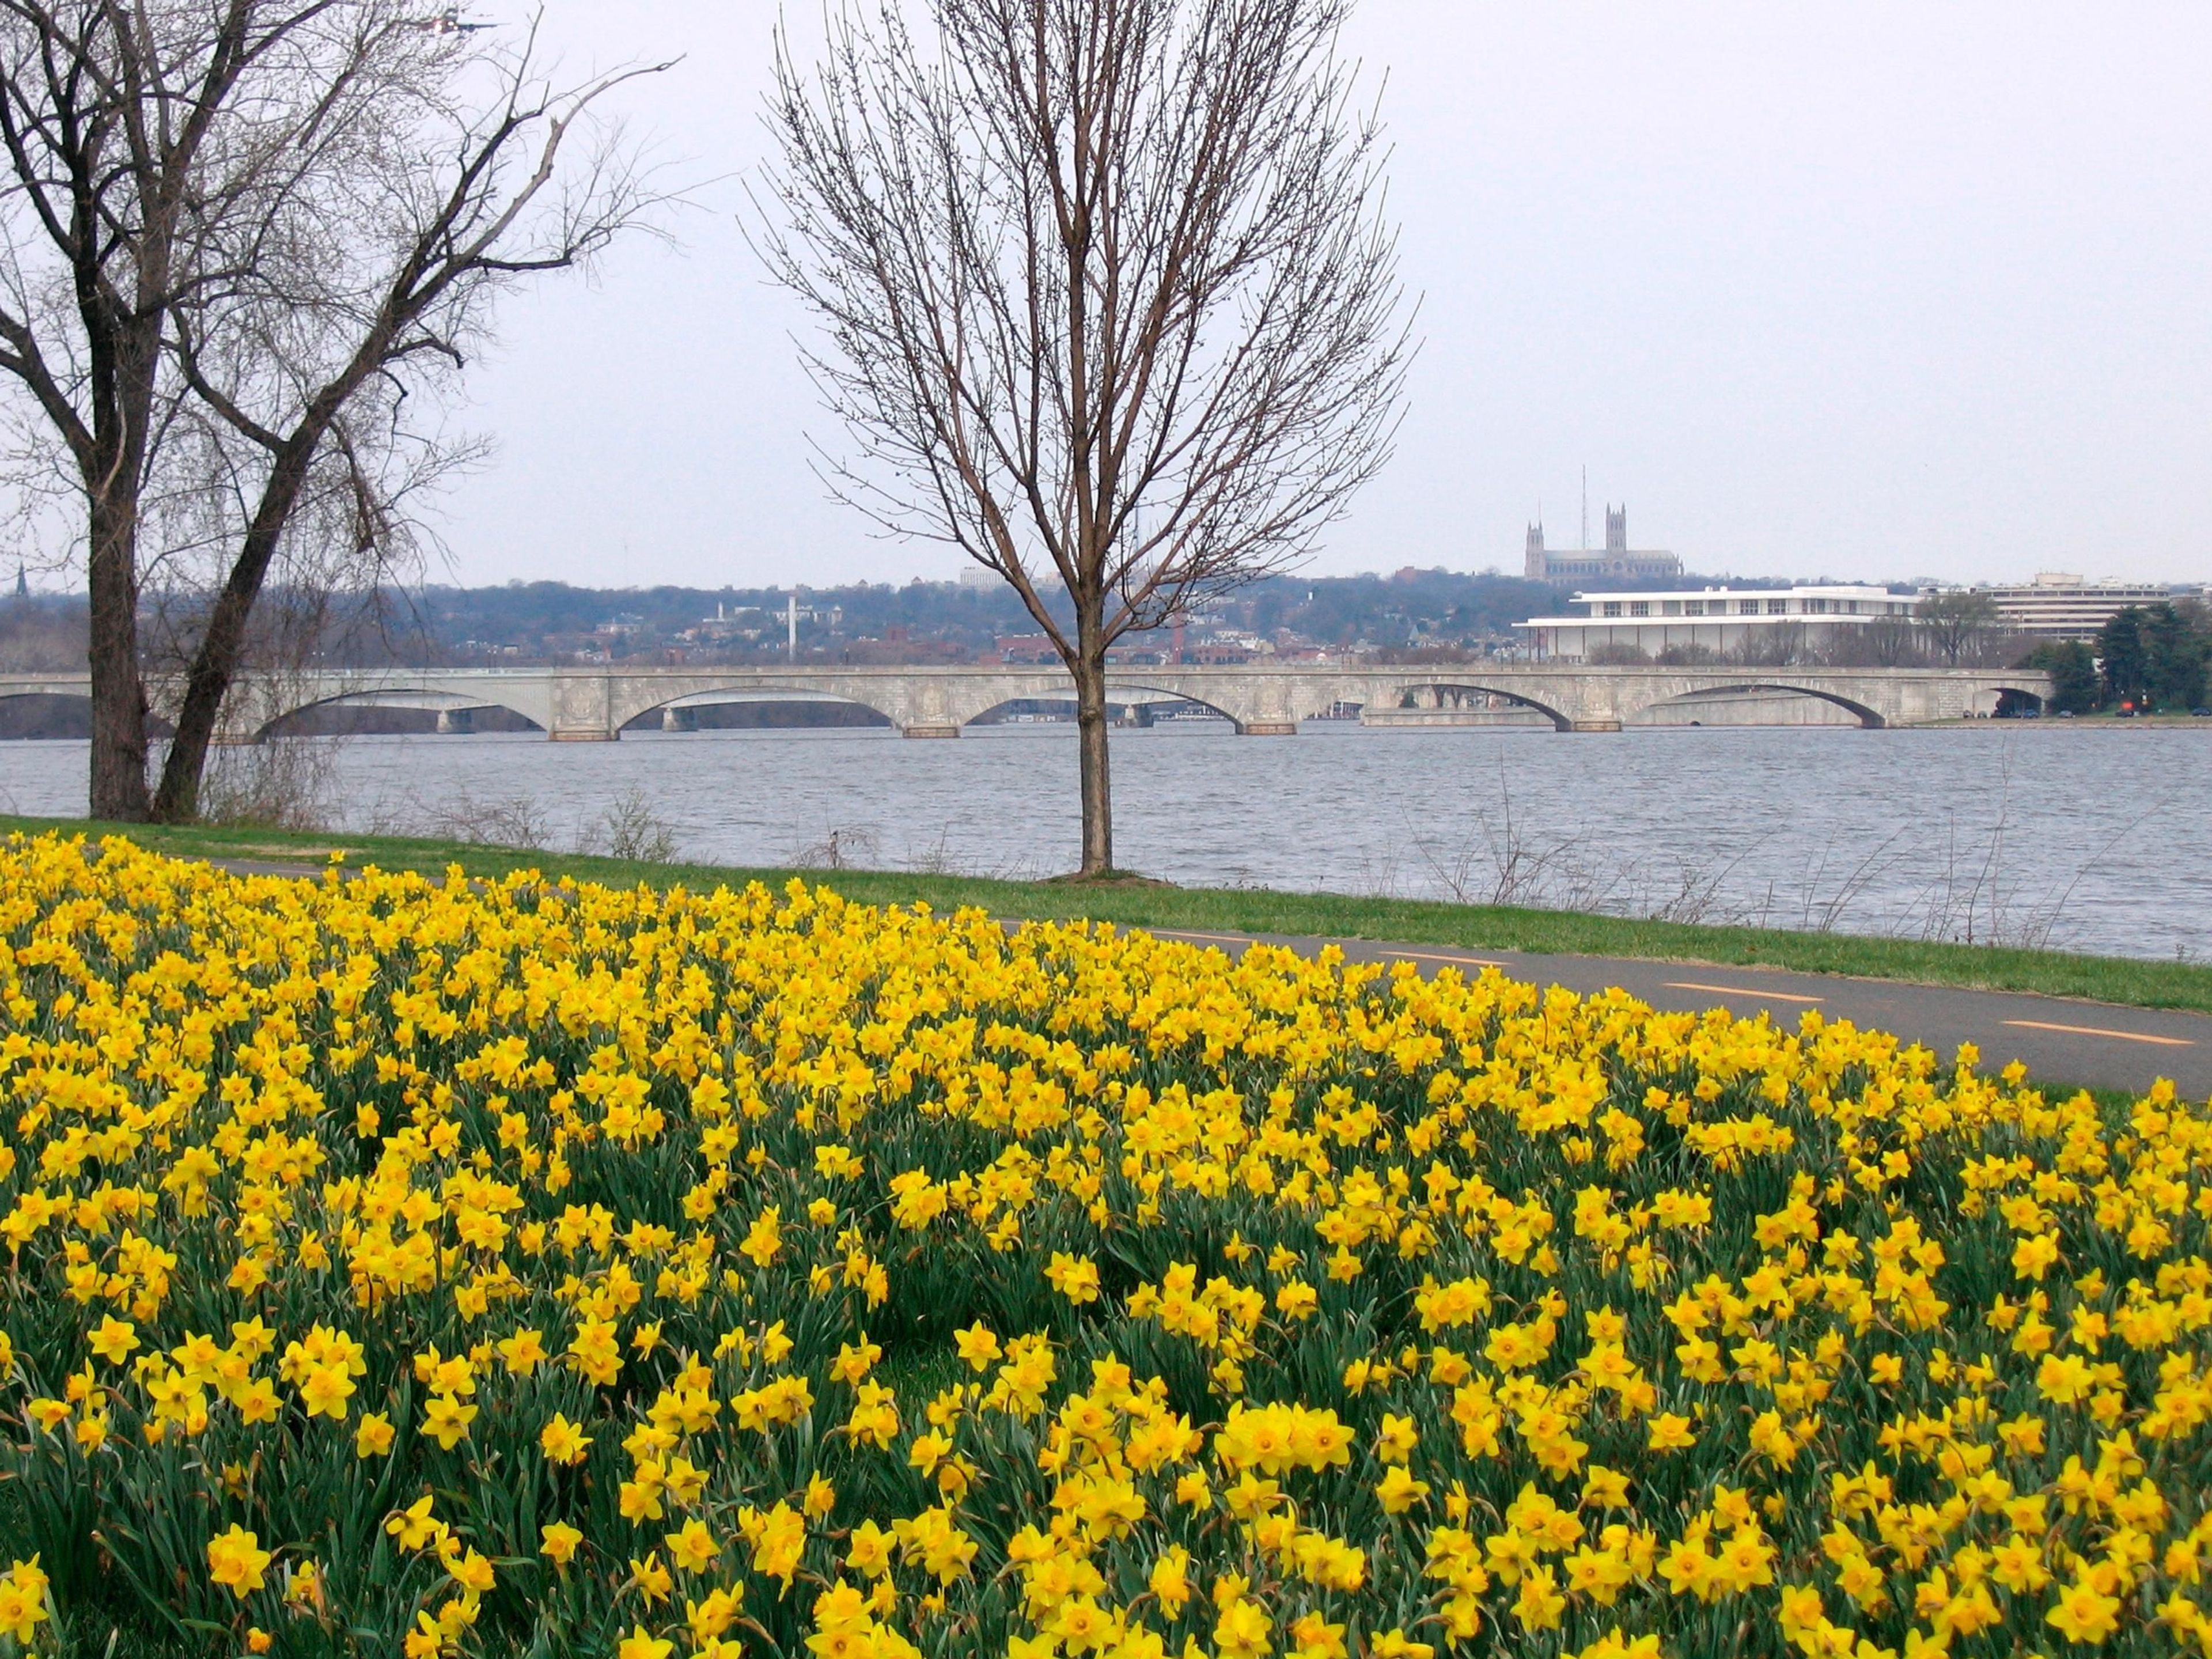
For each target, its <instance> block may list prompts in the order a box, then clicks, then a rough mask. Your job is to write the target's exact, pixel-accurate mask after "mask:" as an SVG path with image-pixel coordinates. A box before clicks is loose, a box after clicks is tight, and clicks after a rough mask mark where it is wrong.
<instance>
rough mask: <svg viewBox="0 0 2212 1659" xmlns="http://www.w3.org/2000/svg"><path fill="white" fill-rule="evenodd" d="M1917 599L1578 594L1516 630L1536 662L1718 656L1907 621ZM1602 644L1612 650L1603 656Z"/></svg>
mask: <svg viewBox="0 0 2212 1659" xmlns="http://www.w3.org/2000/svg"><path fill="white" fill-rule="evenodd" d="M1916 603H1917V596H1915V595H1913V594H1910V593H1893V592H1890V591H1889V590H1888V589H1887V588H1886V587H1870V586H1856V585H1843V584H1838V585H1835V586H1814V587H1704V588H1699V589H1698V590H1696V591H1695V592H1673V593H1577V594H1576V595H1575V596H1574V598H1573V599H1570V600H1568V601H1567V604H1566V606H1565V610H1566V611H1567V613H1568V614H1566V615H1565V616H1559V617H1530V618H1529V619H1528V621H1527V622H1524V623H1515V624H1514V626H1515V627H1516V629H1521V630H1522V631H1523V632H1524V633H1525V634H1526V635H1528V647H1529V654H1530V655H1531V656H1533V657H1534V659H1536V660H1537V661H1539V662H1587V661H1589V659H1590V658H1591V657H1592V656H1593V655H1594V654H1595V655H1600V656H1604V655H1611V654H1614V653H1618V654H1620V655H1622V656H1626V655H1627V654H1628V653H1630V652H1632V651H1635V652H1641V653H1644V655H1645V656H1647V657H1656V656H1657V655H1658V654H1659V653H1661V652H1662V651H1665V650H1668V649H1669V648H1672V647H1703V648H1704V649H1705V650H1708V651H1711V652H1714V653H1717V654H1719V655H1722V656H1734V655H1738V654H1741V653H1742V652H1743V650H1744V647H1746V646H1747V644H1751V643H1753V642H1754V641H1759V640H1760V639H1762V638H1765V639H1777V638H1778V637H1780V636H1783V635H1784V634H1785V633H1786V635H1787V637H1789V638H1790V639H1791V640H1792V641H1793V642H1796V643H1802V644H1811V643H1814V642H1816V641H1818V640H1819V638H1820V636H1822V635H1832V634H1833V633H1835V632H1837V631H1839V630H1845V629H1864V628H1871V627H1873V626H1875V624H1877V623H1896V622H1899V621H1905V620H1909V619H1910V618H1911V615H1912V611H1913V607H1914V605H1915V604H1916ZM1607 647H1612V650H1610V651H1608V649H1607Z"/></svg>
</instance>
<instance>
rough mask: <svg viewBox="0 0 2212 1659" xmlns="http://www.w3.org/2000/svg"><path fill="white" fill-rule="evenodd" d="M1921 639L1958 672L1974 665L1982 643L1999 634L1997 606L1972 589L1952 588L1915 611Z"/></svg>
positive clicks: (1930, 598)
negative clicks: (1997, 632) (1967, 665)
mask: <svg viewBox="0 0 2212 1659" xmlns="http://www.w3.org/2000/svg"><path fill="white" fill-rule="evenodd" d="M1913 619H1914V620H1915V621H1916V622H1917V623H1919V625H1920V630H1921V637H1922V638H1923V639H1924V640H1925V641H1927V643H1928V648H1929V652H1930V653H1932V654H1933V655H1934V656H1936V657H1938V658H1940V659H1942V661H1943V662H1944V663H1945V664H1946V665H1948V666H1950V667H1953V668H1956V667H1958V666H1960V664H1961V663H1962V662H1963V663H1967V664H1972V662H1973V661H1974V660H1975V659H1976V658H1977V657H1978V655H1979V654H1980V648H1981V646H1982V644H1983V642H1984V641H1985V640H1987V639H1988V638H1989V637H1990V635H1993V634H1995V633H1996V631H1997V624H1998V623H1999V621H2000V618H1999V617H1998V615H1997V602H1996V600H1995V599H1991V598H1990V596H1989V595H1988V594H1987V593H1982V592H1976V591H1974V590H1973V589H1972V588H1950V589H1948V590H1945V591H1942V592H1935V593H1930V594H1929V595H1928V596H1927V597H1926V598H1925V599H1922V600H1921V601H1920V603H1919V605H1917V607H1916V608H1915V609H1914V611H1913Z"/></svg>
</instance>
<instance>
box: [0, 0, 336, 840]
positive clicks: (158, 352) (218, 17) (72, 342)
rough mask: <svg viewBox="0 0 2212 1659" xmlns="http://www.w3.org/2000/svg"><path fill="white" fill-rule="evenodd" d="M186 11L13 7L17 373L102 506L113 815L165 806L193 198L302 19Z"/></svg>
mask: <svg viewBox="0 0 2212 1659" xmlns="http://www.w3.org/2000/svg"><path fill="white" fill-rule="evenodd" d="M309 9H310V10H317V9H320V8H319V7H313V6H311V7H310V8H309ZM172 10H174V9H171V8H160V9H159V15H149V13H148V12H147V11H146V10H143V9H140V8H139V7H137V6H134V5H131V4H129V3H125V0H51V3H41V0H0V144H4V146H5V148H6V152H7V164H8V165H7V170H6V173H5V175H4V178H3V179H0V260H4V262H5V263H4V269H0V369H5V370H6V371H7V372H8V373H9V374H12V375H13V376H15V379H16V380H17V381H18V382H19V383H20V384H21V387H22V389H23V391H24V392H25V393H26V394H27V398H28V402H29V404H30V411H29V415H28V420H27V427H28V429H29V431H30V433H31V434H32V435H33V438H34V443H33V447H34V448H36V447H40V446H39V445H38V444H37V443H36V442H35V440H41V439H42V440H46V441H50V442H51V443H52V445H53V446H55V447H58V448H59V449H60V450H62V451H63V452H64V453H65V454H66V457H67V463H66V464H67V465H69V467H70V470H71V471H73V473H74V475H75V477H76V485H77V489H78V491H79V492H80V494H81V496H82V503H83V507H84V510H85V515H86V519H85V525H86V532H85V533H86V541H85V555H86V565H87V577H88V585H89V589H90V596H91V627H90V647H89V653H88V657H89V661H90V665H91V670H92V763H91V774H92V775H91V801H92V811H93V814H94V817H118V818H125V819H139V818H143V817H145V816H146V815H147V805H148V802H147V793H146V700H145V693H144V689H143V684H142V682H141V678H140V675H139V665H138V656H137V608H138V575H139V567H138V553H137V543H138V533H139V526H140V514H139V506H140V499H141V496H142V495H143V491H144V489H145V485H146V481H147V475H148V472H149V469H150V467H151V465H152V463H153V459H154V457H155V453H156V451H157V448H158V442H157V438H158V428H159V427H160V426H161V424H162V423H163V420H164V416H165V414H166V412H167V411H166V409H165V403H166V399H165V396H164V391H165V388H164V386H163V380H164V372H163V371H164V356H165V354H164V350H163V343H164V328H165V325H166V320H167V316H168V314H169V309H170V307H171V305H172V304H173V301H175V300H176V299H177V297H178V290H179V283H180V278H179V270H178V263H179V262H178V257H177V256H178V252H179V243H180V241H181V240H182V239H183V238H184V237H185V234H186V230H185V221H186V218H187V209H186V204H187V201H188V199H189V198H190V197H191V194H192V193H193V191H194V190H195V189H196V188H197V186H198V185H199V183H200V181H201V180H202V179H203V174H204V166H203V162H204V150H205V149H206V147H207V143H208V137H209V132H210V128H211V127H212V126H213V125H214V124H215V121H216V118H217V116H218V115H219V113H220V112H221V111H222V109H223V107H224V106H226V105H227V104H228V102H229V100H231V99H232V98H233V97H234V95H235V94H236V91H237V88H238V83H239V81H240V77H241V76H244V75H245V74H246V72H247V70H249V68H250V67H251V66H252V64H255V63H256V62H257V61H258V60H259V59H260V58H262V57H263V56H264V54H265V53H267V52H270V50H272V48H273V46H274V44H275V42H276V40H277V39H279V38H281V37H282V35H283V33H286V32H288V31H289V30H290V29H292V28H294V27H299V26H300V23H301V17H300V14H299V12H298V11H297V10H287V11H285V12H283V13H282V14H279V15H276V16H274V17H260V16H258V15H257V9H256V8H255V7H254V6H253V5H252V3H251V0H233V3H230V4H228V5H227V6H213V7H202V8H199V9H197V11H196V12H195V13H194V14H192V15H185V14H184V13H183V12H182V11H181V10H177V11H176V13H175V15H170V14H171V12H172Z"/></svg>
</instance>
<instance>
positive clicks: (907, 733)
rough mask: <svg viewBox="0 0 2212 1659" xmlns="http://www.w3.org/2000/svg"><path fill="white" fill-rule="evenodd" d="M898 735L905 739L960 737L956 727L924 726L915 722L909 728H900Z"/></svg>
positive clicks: (958, 729) (918, 721) (919, 722)
mask: <svg viewBox="0 0 2212 1659" xmlns="http://www.w3.org/2000/svg"><path fill="white" fill-rule="evenodd" d="M899 735H900V736H901V737H905V738H957V737H958V736H959V735H960V728H959V727H958V726H942V725H933V724H926V723H924V722H922V721H920V720H917V721H915V723H914V724H913V725H911V726H901V727H900V728H899Z"/></svg>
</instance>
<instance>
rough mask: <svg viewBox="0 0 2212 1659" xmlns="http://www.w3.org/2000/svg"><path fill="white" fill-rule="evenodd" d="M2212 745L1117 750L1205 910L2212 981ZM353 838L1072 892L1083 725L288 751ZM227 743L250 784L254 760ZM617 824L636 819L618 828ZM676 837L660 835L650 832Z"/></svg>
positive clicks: (34, 748)
mask: <svg viewBox="0 0 2212 1659" xmlns="http://www.w3.org/2000/svg"><path fill="white" fill-rule="evenodd" d="M2208 738H2212V732H2203V731H2197V730H2194V729H2173V728H2147V729H2129V728H2118V729H2114V728H2112V727H2108V726H2100V727H2098V728H2093V729H2085V728H2080V727H2072V728H2069V727H2068V726H2063V725H2059V724H2057V723H2054V722H2045V723H2043V724H2041V725H2039V726H2018V725H2015V724H2014V723H2012V722H2009V721H2007V722H1991V723H1990V724H1988V725H1987V726H1972V727H1966V728H1959V727H1953V728H1948V729H1943V730H1926V731H1911V730H1902V731H1881V732H1869V731H1862V730H1858V729H1856V728H1850V727H1832V726H1831V727H1822V726H1797V727H1771V726H1769V727H1734V728H1729V727H1690V728H1675V729H1661V730H1643V731H1634V730H1632V731H1629V732H1621V733H1617V734H1607V735H1602V736H1599V735H1583V736H1571V737H1570V736H1562V735H1559V734H1558V733H1555V732H1550V731H1534V730H1518V729H1512V728H1492V729H1465V728H1461V729H1435V728H1431V729H1428V730H1396V731H1392V730H1374V729H1366V728H1363V727H1361V726H1358V725H1357V724H1356V723H1353V722H1340V721H1312V722H1309V723H1308V724H1307V726H1305V728H1304V731H1303V732H1301V734H1300V735H1299V736H1297V737H1296V738H1237V737H1234V736H1232V735H1231V733H1230V729H1229V727H1228V726H1226V725H1225V724H1224V723H1222V722H1219V721H1214V720H1175V721H1169V722H1165V723H1164V724H1162V725H1160V726H1155V727H1152V728H1150V729H1128V730H1121V731H1117V732H1115V736H1114V783H1115V851H1116V854H1117V861H1118V862H1119V863H1121V864H1122V865H1123V866H1127V867H1128V868H1131V869H1134V870H1139V871H1143V872H1147V873H1149V874H1152V875H1157V876H1162V877H1165V878H1168V879H1170V880H1171V881H1175V882H1178V883H1182V884H1189V885H1208V886H1235V885H1249V886H1260V887H1276V888H1285V889H1297V890H1331V891H1338V892H1352V893H1388V894H1396V895H1401V896H1426V897H1460V898H1464V899H1468V900H1471V901H1473V900H1489V899H1492V898H1493V897H1498V898H1504V899H1507V900H1517V901H1518V902H1524V903H1535V904H1550V905H1571V906H1575V907H1578V908H1591V909H1601V910H1605V911H1609V912H1613V913H1615V914H1620V915H1671V916H1674V917H1677V918H1679V919H1681V920H1685V921H1741V922H1754V923H1756V922H1765V923H1768V924H1771V925H1773V926H1776V927H1832V928H1837V929H1839V930H1843V931H1848V932H1852V933H1890V934H1899V935H1904V936H1907V937H1913V938H1921V937H1927V938H1941V939H1972V940H1974V941H1977V942H1979V941H1983V940H1986V939H1991V938H1994V939H1996V940H1997V941H1999V942H2002V943H2008V944H2037V943H2047V944H2049V945H2054V946H2060V947H2063V948H2068V949H2073V950H2081V951H2099V952H2104V953H2108V954H2112V955H2122V956H2137V957H2167V958H2172V957H2176V956H2182V957H2191V958H2193V959H2199V960H2201V959H2204V958H2207V957H2212V856H2208V854H2207V851H2206V847H2207V842H2206V836H2205V830H2206V826H2207V824H2208V823H2212V744H2208V741H2207V740H2208ZM283 747H285V748H288V749H291V750H297V751H301V752H302V754H303V755H305V756H311V757H313V758H312V760H311V761H310V762H309V763H307V764H306V765H304V766H301V767H297V768H295V770H296V771H301V772H304V773H306V774H307V775H309V776H310V779H311V781H313V782H314V783H315V785H316V787H319V790H320V791H321V793H322V795H323V798H324V799H325V817H326V818H327V819H328V820H329V821H330V822H331V823H333V824H334V825H335V826H336V827H337V828H339V829H350V830H354V831H356V832H365V831H369V830H386V831H390V832H393V833H405V832H407V831H410V830H413V831H417V832H420V833H426V834H436V835H448V836H451V835H467V834H477V835H486V834H489V835H490V836H493V837H495V838H496V836H498V835H499V834H500V833H501V829H502V827H504V828H505V830H506V833H507V834H508V835H510V836H511V835H513V833H515V832H516V831H517V830H521V831H525V832H527V833H528V834H530V835H531V836H536V837H539V838H542V839H543V841H544V844H548V845H552V846H557V847H563V848H566V847H572V846H577V845H580V844H590V843H591V842H593V841H594V839H596V840H597V841H598V842H599V844H601V845H604V844H605V840H606V837H607V835H608V833H609V830H608V822H609V817H610V814H611V812H615V811H616V809H617V808H618V807H620V806H622V805H624V804H627V805H628V807H629V817H630V819H631V822H632V823H633V826H635V823H636V822H637V820H638V818H639V817H640V813H639V809H640V808H641V807H642V808H643V809H645V815H646V816H647V817H649V818H650V819H652V820H654V821H657V822H658V823H659V824H662V825H665V827H666V829H669V830H670V831H671V832H672V834H673V837H674V841H675V845H676V848H677V849H678V852H679V854H681V855H682V856H684V857H685V858H688V859H692V860H701V861H706V862H713V863H720V864H738V865H755V866H758V865H784V864H791V863H794V862H798V863H807V864H813V865H817V866H825V867H834V866H836V865H838V864H859V865H866V866H889V867H903V868H929V869H941V870H946V871H959V872H970V873H975V874H982V875H1003V876H1010V877H1033V876H1041V875H1048V874H1052V873H1054V872H1059V871H1061V870H1065V869H1067V868H1069V867H1071V866H1073V862H1074V854H1075V850H1076V845H1077V828H1076V757H1075V744H1074V741H1073V726H1064V725H1036V726H1021V725H1007V726H988V727H972V728H970V729H969V732H967V734H966V735H965V736H963V738H960V739H959V740H958V741H957V742H919V743H918V742H911V741H908V740H905V739H902V738H900V737H898V736H897V735H896V734H895V733H892V732H885V731H882V730H877V729H866V728H857V729H851V728H848V729H812V730H767V731H762V730H752V731H739V730H725V731H707V732H683V733H678V732H668V733H663V732H632V733H630V734H629V735H627V736H625V737H624V738H623V740H622V741H621V742H619V743H611V744H551V743H548V742H546V741H545V740H544V738H542V737H539V736H537V735H535V734H499V735H489V734H488V735H475V736H471V735H452V736H435V737H434V736H427V735H426V736H419V737H355V738H294V739H287V740H284V744H283ZM237 757H248V758H247V759H246V764H248V765H252V764H255V763H256V762H255V761H254V760H253V759H252V758H251V757H252V751H246V750H233V751H228V753H227V754H226V755H225V756H224V757H223V763H224V764H236V763H238V759H237ZM84 806H85V745H84V744H82V742H69V741H54V742H11V743H5V744H0V808H4V809H5V810H9V811H16V812H23V813H34V814H41V815H51V816H68V815H73V814H77V813H82V811H84ZM617 816H619V814H618V813H617ZM647 827H648V828H650V827H651V825H650V824H648V825H647Z"/></svg>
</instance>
